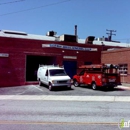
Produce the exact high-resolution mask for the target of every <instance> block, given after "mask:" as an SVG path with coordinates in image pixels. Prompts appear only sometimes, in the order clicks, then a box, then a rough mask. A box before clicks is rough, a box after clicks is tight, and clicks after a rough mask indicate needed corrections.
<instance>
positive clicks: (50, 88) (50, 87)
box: [49, 83, 52, 91]
mask: <svg viewBox="0 0 130 130" xmlns="http://www.w3.org/2000/svg"><path fill="white" fill-rule="evenodd" d="M49 90H50V91H52V84H51V83H49Z"/></svg>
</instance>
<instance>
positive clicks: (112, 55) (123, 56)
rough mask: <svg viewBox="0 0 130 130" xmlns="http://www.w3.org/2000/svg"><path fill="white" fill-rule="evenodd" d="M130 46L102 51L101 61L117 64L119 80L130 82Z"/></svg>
mask: <svg viewBox="0 0 130 130" xmlns="http://www.w3.org/2000/svg"><path fill="white" fill-rule="evenodd" d="M129 56H130V48H122V49H116V50H111V51H104V52H102V56H101V62H102V63H107V64H117V65H119V72H120V75H121V82H124V83H130V58H129Z"/></svg>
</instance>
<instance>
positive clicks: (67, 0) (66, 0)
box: [0, 0, 71, 16]
mask: <svg viewBox="0 0 130 130" xmlns="http://www.w3.org/2000/svg"><path fill="white" fill-rule="evenodd" d="M69 1H71V0H64V1H60V2H55V3H51V4H47V5H42V6H38V7H34V8H29V9H25V10H20V11H15V12H10V13H5V14H0V16H5V15H11V14H16V13H21V12H25V11H30V10H35V9H39V8H44V7H48V6H53V5H57V4H62V3H65V2H69Z"/></svg>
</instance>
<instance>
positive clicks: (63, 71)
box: [49, 69, 67, 76]
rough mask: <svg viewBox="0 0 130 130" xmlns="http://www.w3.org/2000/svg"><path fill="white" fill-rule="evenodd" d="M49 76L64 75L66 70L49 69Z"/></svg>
mask: <svg viewBox="0 0 130 130" xmlns="http://www.w3.org/2000/svg"><path fill="white" fill-rule="evenodd" d="M49 72H50V76H66V75H67V74H66V72H65V70H64V69H54V70H49Z"/></svg>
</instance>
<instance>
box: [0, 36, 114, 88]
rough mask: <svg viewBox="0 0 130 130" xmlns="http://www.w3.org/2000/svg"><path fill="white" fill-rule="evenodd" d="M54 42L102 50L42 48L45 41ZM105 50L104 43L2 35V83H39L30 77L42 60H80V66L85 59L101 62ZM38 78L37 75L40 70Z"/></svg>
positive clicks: (91, 61)
mask: <svg viewBox="0 0 130 130" xmlns="http://www.w3.org/2000/svg"><path fill="white" fill-rule="evenodd" d="M52 43H53V44H60V45H68V46H78V47H86V48H97V49H98V51H76V50H69V49H61V48H50V47H42V44H52ZM108 48H112V47H110V46H109V47H108V46H105V47H104V50H106V49H108ZM101 51H102V46H100V45H90V44H77V43H71V42H67V43H66V42H59V41H45V40H33V39H20V38H13V37H0V86H1V87H2V86H17V85H24V84H28V83H35V82H36V81H32V80H31V81H29V77H31V79H33V75H34V73H35V72H36V71H35V72H33V73H31V69H32V70H33V71H34V69H36V70H37V69H38V64H41V63H44V64H49V63H52V62H53V63H54V64H59V65H63V61H76V62H77V67H78V66H80V65H83V64H85V62H86V63H89V62H90V63H93V64H99V63H101ZM64 56H68V57H64ZM104 56H105V57H108V56H107V55H103V59H104ZM41 57H42V58H41ZM50 57H51V58H50ZM75 57H76V58H75ZM47 58H48V59H47ZM108 59H109V58H108ZM110 61H111V60H110ZM37 62H39V63H37ZM34 78H36V73H35V75H34ZM36 83H37V82H36Z"/></svg>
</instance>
